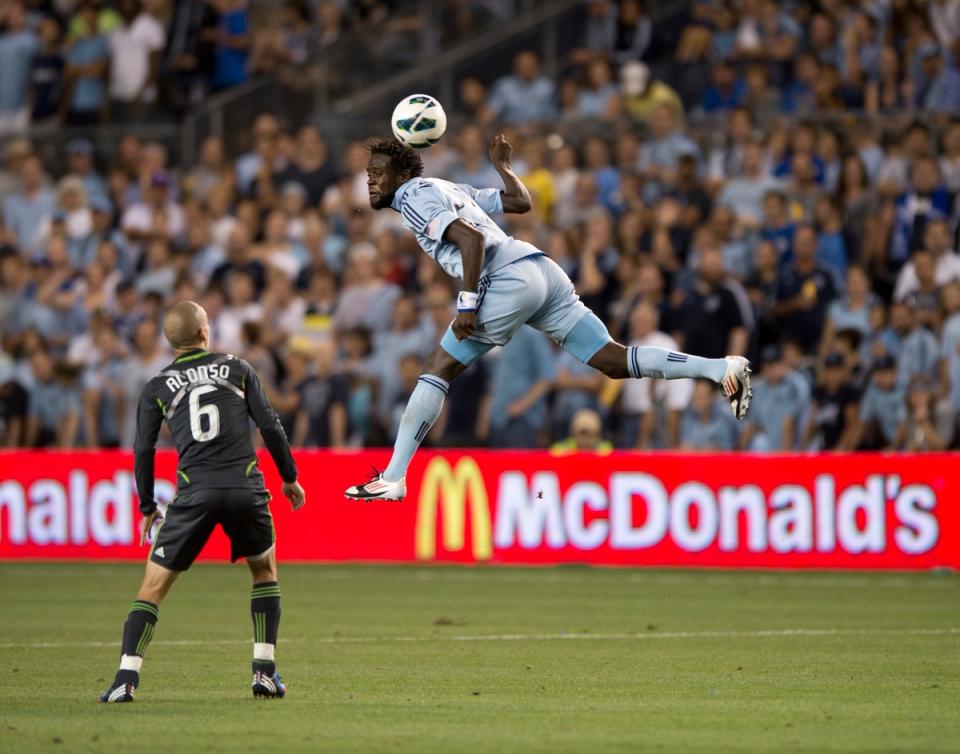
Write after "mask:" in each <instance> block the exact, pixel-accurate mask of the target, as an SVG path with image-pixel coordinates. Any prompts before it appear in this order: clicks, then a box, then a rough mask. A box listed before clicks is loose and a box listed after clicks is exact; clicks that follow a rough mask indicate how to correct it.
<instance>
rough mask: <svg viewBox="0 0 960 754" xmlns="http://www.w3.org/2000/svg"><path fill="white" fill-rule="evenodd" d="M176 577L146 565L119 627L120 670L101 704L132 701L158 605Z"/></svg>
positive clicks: (156, 567) (149, 563)
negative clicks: (123, 621)
mask: <svg viewBox="0 0 960 754" xmlns="http://www.w3.org/2000/svg"><path fill="white" fill-rule="evenodd" d="M179 575H180V572H179V571H173V570H171V569H169V568H164V567H163V566H162V565H158V564H157V563H154V562H153V561H152V560H148V561H147V567H146V569H145V571H144V573H143V582H142V583H141V584H140V590H139V591H138V592H137V598H136V599H135V600H134V601H133V604H132V605H131V606H130V612H129V613H128V614H127V621H126V623H124V624H123V642H122V644H121V646H120V669H119V670H118V671H117V674H116V676H115V677H114V679H113V683H112V684H110V688H108V689H107V690H106V691H105V692H104V693H103V694H101V695H100V701H101V702H132V701H133V695H134V692H135V691H136V689H137V687H138V686H139V685H140V668H141V667H142V665H143V655H144V653H145V652H146V651H147V647H148V646H150V641H151V640H152V639H153V634H154V631H156V627H157V618H158V617H159V614H160V603H161V602H163V599H164V598H165V597H166V596H167V592H169V591H170V587H171V586H173V582H174V581H176V580H177V576H179Z"/></svg>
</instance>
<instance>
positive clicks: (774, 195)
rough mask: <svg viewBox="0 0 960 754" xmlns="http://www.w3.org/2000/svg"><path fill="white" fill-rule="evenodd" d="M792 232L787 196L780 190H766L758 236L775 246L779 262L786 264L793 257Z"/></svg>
mask: <svg viewBox="0 0 960 754" xmlns="http://www.w3.org/2000/svg"><path fill="white" fill-rule="evenodd" d="M793 233H794V226H793V223H792V222H790V216H789V214H788V213H787V197H786V196H785V195H784V194H783V193H782V192H781V191H777V190H773V191H768V192H767V193H766V194H764V195H763V225H762V226H761V228H760V238H761V239H763V240H764V241H770V242H771V243H772V244H773V245H774V246H776V247H777V252H778V253H779V254H780V263H781V264H786V263H787V262H789V261H790V260H791V259H792V258H793Z"/></svg>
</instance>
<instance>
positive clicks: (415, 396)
mask: <svg viewBox="0 0 960 754" xmlns="http://www.w3.org/2000/svg"><path fill="white" fill-rule="evenodd" d="M449 389H450V384H449V383H448V382H447V381H446V380H441V379H440V378H439V377H434V376H433V375H432V374H425V375H423V376H422V377H421V378H420V379H419V380H417V386H416V387H415V388H414V389H413V393H412V394H411V395H410V400H409V401H407V408H406V410H405V411H404V412H403V417H402V418H401V419H400V429H399V430H397V440H396V442H395V443H394V444H393V456H392V457H391V458H390V464H389V465H388V466H387V468H386V469H384V472H383V478H384V479H385V480H386V481H388V482H399V481H400V480H401V479H403V478H404V477H405V476H406V475H407V466H409V465H410V459H411V458H413V454H414V453H416V452H417V448H419V447H420V443H421V442H423V438H424V437H426V436H427V432H429V431H430V427H432V426H433V425H434V422H436V421H437V417H439V416H440V409H442V408H443V399H444V398H445V397H446V395H447V390H449Z"/></svg>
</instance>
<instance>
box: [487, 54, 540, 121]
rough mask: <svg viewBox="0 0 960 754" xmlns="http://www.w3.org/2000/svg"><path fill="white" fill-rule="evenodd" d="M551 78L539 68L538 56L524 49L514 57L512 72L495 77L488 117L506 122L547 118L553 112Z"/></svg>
mask: <svg viewBox="0 0 960 754" xmlns="http://www.w3.org/2000/svg"><path fill="white" fill-rule="evenodd" d="M554 94H555V88H554V84H553V81H551V80H550V79H549V78H547V77H546V76H544V75H543V74H542V73H541V71H540V58H538V57H537V53H535V52H533V51H532V50H524V51H523V52H520V53H518V54H517V56H516V57H515V58H514V60H513V73H512V74H511V75H509V76H504V77H503V78H501V79H498V80H497V81H496V82H495V83H494V85H493V91H492V92H491V94H490V99H489V100H488V101H487V115H486V117H487V119H488V120H499V121H501V122H503V123H506V124H509V125H519V124H521V123H536V122H539V121H544V120H548V119H549V118H551V117H553V115H554V113H555V112H556V107H555V103H554Z"/></svg>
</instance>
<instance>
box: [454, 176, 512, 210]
mask: <svg viewBox="0 0 960 754" xmlns="http://www.w3.org/2000/svg"><path fill="white" fill-rule="evenodd" d="M457 185H458V186H459V187H460V188H462V189H463V190H464V192H466V193H467V194H468V195H469V196H470V198H471V199H473V201H475V202H476V203H477V206H479V207H480V209H482V210H483V211H484V212H486V213H487V214H488V215H501V214H503V192H502V191H501V190H500V189H495V188H486V189H478V188H474V187H473V186H471V185H470V184H469V183H458V184H457Z"/></svg>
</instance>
